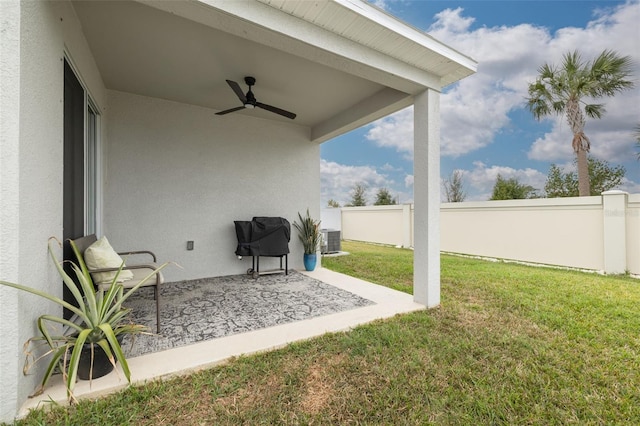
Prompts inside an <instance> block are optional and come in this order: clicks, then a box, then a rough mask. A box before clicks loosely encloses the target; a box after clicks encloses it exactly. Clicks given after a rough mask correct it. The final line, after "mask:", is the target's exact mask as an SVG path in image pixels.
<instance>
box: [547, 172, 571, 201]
mask: <svg viewBox="0 0 640 426" xmlns="http://www.w3.org/2000/svg"><path fill="white" fill-rule="evenodd" d="M544 192H545V194H546V195H547V197H548V198H558V197H577V196H578V179H577V177H576V174H575V173H574V172H569V173H562V170H560V167H558V166H556V165H555V164H552V165H551V168H550V169H549V174H548V175H547V181H546V183H545V184H544Z"/></svg>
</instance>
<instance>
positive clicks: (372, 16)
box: [333, 0, 478, 72]
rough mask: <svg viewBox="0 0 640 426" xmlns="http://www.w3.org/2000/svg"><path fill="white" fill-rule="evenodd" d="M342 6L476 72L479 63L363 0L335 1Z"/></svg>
mask: <svg viewBox="0 0 640 426" xmlns="http://www.w3.org/2000/svg"><path fill="white" fill-rule="evenodd" d="M333 1H334V2H336V3H338V4H340V5H341V6H343V7H345V8H347V9H349V10H351V11H353V12H355V13H357V14H359V15H361V16H363V17H364V18H366V19H368V20H370V21H373V22H376V23H378V24H379V25H381V26H383V27H385V28H387V29H389V30H390V31H392V32H394V33H396V34H399V35H401V36H402V37H404V38H407V39H409V40H412V41H414V42H415V43H417V44H419V45H421V46H423V47H425V48H427V49H429V50H431V51H434V52H436V53H438V54H439V55H442V56H444V57H446V58H447V59H450V60H451V61H454V62H456V63H457V64H460V65H461V66H463V67H465V68H468V69H469V70H471V71H473V72H476V71H477V69H478V63H477V62H476V61H475V60H473V59H472V58H470V57H469V56H467V55H465V54H463V53H460V52H458V51H457V50H455V49H453V48H451V47H449V46H447V45H446V44H444V43H442V42H440V41H438V40H436V39H435V38H433V37H432V36H430V35H429V34H427V33H425V32H423V31H420V30H418V29H417V28H414V27H412V26H410V25H409V24H407V23H405V22H402V21H400V20H399V19H398V18H396V17H395V16H393V15H390V14H388V13H387V12H385V11H384V10H381V9H379V8H377V7H375V6H373V5H371V4H369V3H366V2H364V1H362V0H333Z"/></svg>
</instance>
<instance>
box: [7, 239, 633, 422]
mask: <svg viewBox="0 0 640 426" xmlns="http://www.w3.org/2000/svg"><path fill="white" fill-rule="evenodd" d="M343 249H345V250H347V251H349V252H351V253H352V255H351V256H346V257H338V258H330V259H329V258H325V259H323V265H324V266H325V267H328V268H330V269H334V270H337V271H341V272H344V273H348V274H352V275H354V276H358V277H360V278H364V279H367V280H370V281H374V282H377V283H380V284H383V285H388V286H390V287H393V288H398V289H401V290H403V291H407V292H411V281H412V278H411V276H412V262H413V252H411V251H409V250H401V249H395V248H390V247H380V246H372V245H365V244H360V243H350V242H344V244H343ZM639 308H640V282H639V281H638V280H634V279H632V278H629V277H604V276H599V275H595V274H585V273H579V272H568V271H561V270H553V269H546V268H533V267H527V266H521V265H514V264H505V263H495V262H487V261H481V260H475V259H468V258H461V257H453V256H443V257H442V304H441V306H440V307H439V308H436V309H431V310H425V311H420V312H415V313H411V314H406V315H401V316H397V317H395V318H393V319H390V320H386V321H378V322H376V323H373V324H369V325H366V326H361V327H358V328H356V329H354V330H352V331H350V332H348V333H337V334H328V335H325V336H322V337H320V338H316V339H312V340H309V341H305V342H301V343H296V344H293V345H290V346H288V347H286V348H284V349H281V350H277V351H273V352H269V353H265V354H261V355H257V356H249V357H240V358H238V359H234V360H232V361H231V362H229V363H228V364H226V365H224V366H220V367H217V368H213V369H211V370H207V371H203V372H199V373H197V374H193V375H191V376H188V377H182V378H177V379H174V380H171V381H165V382H153V383H150V384H148V385H146V386H142V387H131V388H129V389H127V390H125V391H123V392H120V393H118V394H116V395H113V396H110V397H107V398H103V399H100V400H97V401H93V402H91V401H86V402H81V403H80V404H78V405H76V406H74V407H72V408H70V409H64V408H60V409H55V410H53V411H52V412H50V413H48V414H46V413H43V412H36V413H33V414H32V415H30V417H29V418H27V419H25V420H24V421H22V422H20V423H19V424H38V425H39V424H49V425H53V424H78V425H88V424H101V425H120V424H136V425H140V424H142V425H169V424H172V425H177V424H180V425H183V424H193V425H200V424H207V425H214V424H215V425H239V424H246V425H255V424H385V425H405V424H410V425H421V424H429V423H433V424H464V425H467V424H469V425H474V424H483V425H484V424H509V425H512V424H540V425H547V424H640V309H639Z"/></svg>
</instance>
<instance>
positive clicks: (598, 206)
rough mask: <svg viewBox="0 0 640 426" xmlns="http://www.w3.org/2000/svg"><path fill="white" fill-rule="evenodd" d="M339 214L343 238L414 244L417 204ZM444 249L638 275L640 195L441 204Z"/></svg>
mask: <svg viewBox="0 0 640 426" xmlns="http://www.w3.org/2000/svg"><path fill="white" fill-rule="evenodd" d="M336 210H337V209H326V210H323V213H322V215H323V218H324V217H325V215H327V214H333V218H335V215H336V213H335V211H336ZM340 211H341V215H340V216H341V221H340V222H341V225H340V226H341V229H340V230H341V231H342V239H345V240H356V241H366V242H373V243H381V244H391V245H394V246H402V247H412V246H413V205H410V204H404V205H397V206H367V207H344V208H342V209H340ZM331 222H332V223H333V224H335V223H337V222H336V220H335V219H333V220H332V221H331ZM440 248H441V250H442V251H445V252H451V253H460V254H468V255H477V256H485V257H495V258H501V259H510V260H518V261H523V262H533V263H543V264H549V265H558V266H567V267H572V268H582V269H590V270H596V271H604V272H606V273H616V274H617V273H625V272H629V273H631V274H634V275H640V194H632V195H629V194H627V193H626V192H622V191H608V192H605V193H603V194H602V196H595V197H575V198H540V199H533V200H507V201H483V202H463V203H443V204H442V205H441V209H440Z"/></svg>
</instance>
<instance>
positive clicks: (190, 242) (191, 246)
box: [187, 241, 193, 250]
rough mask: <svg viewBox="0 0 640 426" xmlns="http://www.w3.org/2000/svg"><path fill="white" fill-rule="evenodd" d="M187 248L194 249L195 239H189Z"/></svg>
mask: <svg viewBox="0 0 640 426" xmlns="http://www.w3.org/2000/svg"><path fill="white" fill-rule="evenodd" d="M187 250H193V241H187Z"/></svg>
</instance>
